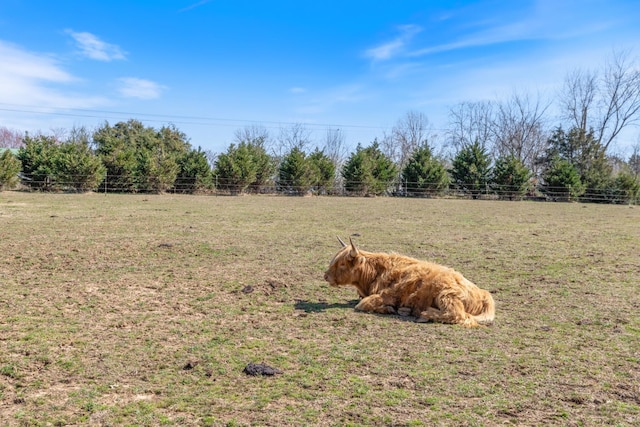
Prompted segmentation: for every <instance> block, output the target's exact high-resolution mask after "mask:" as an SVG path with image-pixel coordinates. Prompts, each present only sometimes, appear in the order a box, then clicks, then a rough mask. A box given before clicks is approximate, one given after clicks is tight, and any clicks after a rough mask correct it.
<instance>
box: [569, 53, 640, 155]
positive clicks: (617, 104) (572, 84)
mask: <svg viewBox="0 0 640 427" xmlns="http://www.w3.org/2000/svg"><path fill="white" fill-rule="evenodd" d="M560 106H561V108H562V117H563V118H564V119H565V120H567V121H568V122H569V124H570V126H571V127H577V128H579V129H582V130H583V131H584V132H588V131H589V130H590V129H593V130H594V132H595V139H596V141H597V142H599V143H600V144H601V145H602V146H603V147H604V149H605V150H607V149H608V148H609V147H610V146H611V144H612V143H613V142H614V141H615V140H616V137H617V136H618V135H619V134H620V132H621V131H622V130H623V129H625V128H626V127H627V126H630V125H633V124H637V123H639V122H640V67H638V64H637V61H635V60H630V59H629V53H628V52H615V51H614V53H613V55H612V57H611V59H610V60H608V61H607V62H606V64H605V66H604V69H603V71H602V72H601V73H598V72H595V71H593V72H592V71H580V70H578V71H574V72H573V73H571V74H569V75H568V76H567V77H566V78H565V83H564V86H563V88H562V91H561V92H560Z"/></svg>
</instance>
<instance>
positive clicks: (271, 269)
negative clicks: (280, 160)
mask: <svg viewBox="0 0 640 427" xmlns="http://www.w3.org/2000/svg"><path fill="white" fill-rule="evenodd" d="M351 234H358V235H359V236H358V237H355V241H356V242H357V244H358V245H359V246H360V247H361V248H362V249H365V250H369V251H396V252H399V253H403V254H406V255H410V256H415V257H418V258H422V259H429V260H432V261H436V262H439V263H442V264H445V265H449V266H451V267H454V268H456V269H457V270H459V271H461V272H462V273H463V274H464V275H465V276H466V277H467V278H469V279H470V280H472V281H474V282H475V283H477V284H478V285H479V286H480V287H483V288H485V289H488V290H489V291H491V292H492V293H493V295H494V298H495V300H496V304H497V316H496V323H495V325H494V326H492V327H488V328H479V329H471V330H470V329H464V328H461V327H458V326H452V325H441V324H417V323H414V322H412V321H410V320H407V319H404V318H401V317H398V316H377V315H371V314H365V313H357V312H354V310H353V307H354V306H355V304H356V302H357V301H356V293H355V291H354V290H353V289H349V288H345V289H337V288H330V287H329V286H328V285H327V284H326V283H325V282H324V281H323V272H324V271H325V269H326V267H327V266H328V263H329V261H330V260H331V258H332V257H333V255H334V254H335V252H336V251H337V250H338V248H339V243H338V242H337V240H336V235H339V236H341V237H342V238H343V239H345V238H348V237H349V236H350V235H351ZM639 291H640V207H629V206H612V205H596V204H589V205H582V204H569V203H536V202H497V201H471V200H439V199H421V200H415V199H398V198H325V197H311V198H293V197H292V198H288V197H272V196H248V197H212V196H170V195H112V194H109V195H102V194H84V195H68V194H29V193H20V192H4V193H0V425H3V426H4V425H7V426H47V425H53V426H56V425H59V426H62V425H94V426H118V425H140V426H156V425H169V426H171V425H174V426H183V425H188V426H210V425H211V426H218V425H220V426H245V425H256V426H283V425H291V426H299V425H323V426H345V425H352V426H356V425H385V426H392V425H393V426H420V425H425V426H496V425H517V426H543V425H544V426H548V425H562V426H594V425H615V426H632V425H640V316H639V313H640V295H639ZM250 362H254V363H264V364H267V365H269V366H272V367H274V368H277V369H280V370H281V371H282V374H279V375H275V376H272V377H252V376H247V375H245V374H244V373H243V369H244V367H245V366H246V365H247V364H248V363H250Z"/></svg>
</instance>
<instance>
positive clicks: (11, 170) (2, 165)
mask: <svg viewBox="0 0 640 427" xmlns="http://www.w3.org/2000/svg"><path fill="white" fill-rule="evenodd" d="M21 167H22V164H21V163H20V160H18V158H17V157H16V156H14V155H13V153H12V152H11V151H10V150H8V149H7V150H4V151H3V152H2V153H1V154H0V191H3V190H7V189H12V188H14V187H15V186H16V184H18V182H19V178H18V173H20V169H21Z"/></svg>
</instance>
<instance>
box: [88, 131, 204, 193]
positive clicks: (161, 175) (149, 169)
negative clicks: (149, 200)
mask: <svg viewBox="0 0 640 427" xmlns="http://www.w3.org/2000/svg"><path fill="white" fill-rule="evenodd" d="M93 140H94V144H95V145H96V151H97V153H98V154H99V156H100V158H101V159H102V162H103V164H104V165H105V166H106V168H107V174H108V175H107V176H108V183H109V186H110V188H115V189H116V190H118V191H154V192H162V191H166V190H168V189H170V188H171V187H172V186H173V184H174V182H175V180H176V178H177V176H178V173H179V172H180V166H179V164H178V162H179V160H180V159H181V158H182V157H183V156H185V155H186V154H187V153H188V152H189V151H190V150H191V146H190V144H189V142H188V141H187V138H186V135H185V134H184V133H182V132H180V131H179V130H178V129H177V128H176V127H175V126H172V125H170V126H163V127H162V128H160V129H159V130H156V129H154V128H152V127H145V126H144V125H143V124H142V123H141V122H139V121H137V120H129V121H128V122H119V123H116V124H115V125H114V126H110V125H109V124H108V123H105V125H104V126H102V127H101V128H99V129H98V130H97V131H96V132H95V133H94V135H93Z"/></svg>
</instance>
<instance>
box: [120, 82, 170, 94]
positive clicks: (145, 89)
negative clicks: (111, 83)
mask: <svg viewBox="0 0 640 427" xmlns="http://www.w3.org/2000/svg"><path fill="white" fill-rule="evenodd" d="M118 84H119V88H118V92H119V93H120V95H122V96H124V97H125V98H139V99H156V98H159V97H160V95H161V94H162V92H163V90H164V89H166V87H165V86H162V85H160V84H158V83H156V82H152V81H151V80H146V79H139V78H137V77H123V78H120V79H118Z"/></svg>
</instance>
